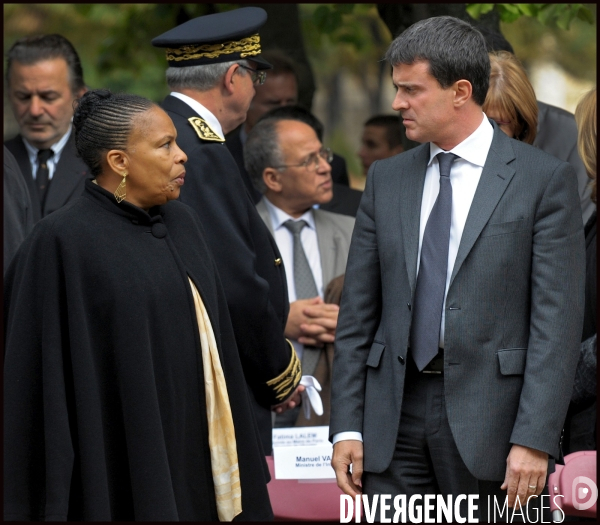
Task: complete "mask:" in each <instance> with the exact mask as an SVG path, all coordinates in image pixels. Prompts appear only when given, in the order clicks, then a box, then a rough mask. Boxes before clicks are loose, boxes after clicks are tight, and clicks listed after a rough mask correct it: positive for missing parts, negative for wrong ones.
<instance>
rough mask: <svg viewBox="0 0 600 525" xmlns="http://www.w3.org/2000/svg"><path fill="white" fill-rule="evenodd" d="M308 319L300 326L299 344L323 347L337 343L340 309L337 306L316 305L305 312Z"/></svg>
mask: <svg viewBox="0 0 600 525" xmlns="http://www.w3.org/2000/svg"><path fill="white" fill-rule="evenodd" d="M302 311H303V313H304V315H305V316H306V318H307V319H308V320H307V322H305V323H302V324H301V325H300V330H302V335H301V337H299V338H298V342H299V343H302V344H303V345H311V346H322V344H323V343H333V342H334V341H335V329H336V328H337V321H338V314H339V311H340V307H339V306H338V305H337V304H316V305H313V306H308V307H306V308H304V309H303V310H302Z"/></svg>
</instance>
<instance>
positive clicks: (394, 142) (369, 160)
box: [358, 115, 404, 177]
mask: <svg viewBox="0 0 600 525" xmlns="http://www.w3.org/2000/svg"><path fill="white" fill-rule="evenodd" d="M400 126H402V124H401V123H400V118H399V117H398V116H397V115H375V116H373V117H371V118H370V119H369V120H367V121H366V122H365V126H364V129H363V133H362V137H361V139H360V144H361V145H360V150H359V152H358V156H359V157H360V161H361V163H362V167H363V175H364V176H365V177H366V175H367V172H368V171H369V168H370V167H371V164H373V162H375V161H376V160H381V159H387V158H388V157H392V156H393V155H397V154H398V153H402V152H403V151H404V148H403V147H402V130H401V129H400Z"/></svg>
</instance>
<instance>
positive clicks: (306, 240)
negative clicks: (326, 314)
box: [264, 197, 323, 359]
mask: <svg viewBox="0 0 600 525" xmlns="http://www.w3.org/2000/svg"><path fill="white" fill-rule="evenodd" d="M264 201H265V204H266V206H267V210H269V217H270V218H271V225H272V227H273V232H274V234H275V235H274V237H275V242H276V243H277V247H278V248H279V253H280V254H281V258H282V259H283V264H284V265H285V268H286V272H285V275H286V278H287V287H288V298H289V301H290V303H293V302H294V301H295V300H296V298H297V297H296V285H295V283H294V234H293V233H292V232H291V231H289V230H288V229H287V228H286V227H285V226H284V225H283V223H284V222H286V221H287V220H289V219H291V220H293V221H300V220H304V221H306V223H307V225H306V226H305V227H304V228H302V231H301V232H300V241H301V242H302V247H303V248H304V253H305V254H306V258H307V259H308V264H309V266H310V269H311V271H312V274H313V277H314V279H315V284H316V285H317V291H318V293H319V297H321V298H323V269H322V268H321V253H320V252H319V243H318V241H317V230H316V229H315V218H314V216H313V210H312V209H310V210H308V211H307V212H306V213H305V214H304V215H302V216H301V217H299V218H298V219H295V218H294V217H292V216H291V215H288V214H287V213H286V212H284V211H283V210H282V209H280V208H278V207H277V206H275V205H274V204H273V203H271V202H270V201H269V199H267V198H266V197H264ZM292 344H293V345H294V348H295V349H296V353H297V354H298V358H299V359H302V352H303V350H304V345H301V344H300V343H299V342H298V341H292Z"/></svg>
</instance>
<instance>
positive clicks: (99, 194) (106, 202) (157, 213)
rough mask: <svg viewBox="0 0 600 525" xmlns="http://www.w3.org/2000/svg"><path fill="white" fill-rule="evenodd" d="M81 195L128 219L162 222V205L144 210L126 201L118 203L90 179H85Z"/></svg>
mask: <svg viewBox="0 0 600 525" xmlns="http://www.w3.org/2000/svg"><path fill="white" fill-rule="evenodd" d="M83 196H84V197H87V198H88V199H90V200H92V201H94V202H95V203H96V204H99V205H100V206H102V207H103V208H104V209H106V210H108V211H110V212H112V213H115V214H117V215H121V216H122V217H125V218H127V219H130V220H137V221H138V222H139V223H140V224H154V223H155V222H162V216H163V215H164V213H165V212H164V209H163V207H162V206H153V207H152V208H150V209H149V210H148V211H146V210H143V209H142V208H139V207H138V206H135V205H134V204H131V203H130V202H127V201H122V202H121V203H118V202H117V201H116V200H115V196H114V195H113V194H112V193H110V192H109V191H106V190H105V189H104V188H102V187H101V186H99V185H98V184H95V183H94V182H93V181H92V179H87V180H86V181H85V190H84V192H83Z"/></svg>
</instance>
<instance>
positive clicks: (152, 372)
mask: <svg viewBox="0 0 600 525" xmlns="http://www.w3.org/2000/svg"><path fill="white" fill-rule="evenodd" d="M188 275H189V276H190V277H191V279H192V280H193V281H194V284H195V285H196V287H197V288H198V291H199V292H200V294H201V296H202V300H203V302H204V304H205V306H206V309H207V311H208V314H209V316H210V319H211V323H212V327H213V330H214V333H215V337H216V340H217V345H218V348H219V352H220V358H221V364H222V366H223V370H224V373H225V378H226V382H227V389H228V394H229V399H230V404H231V408H232V413H233V420H234V425H235V431H236V432H235V433H236V439H237V449H238V459H239V465H240V476H241V485H242V508H243V513H242V515H241V516H239V517H238V519H241V520H269V519H271V518H272V511H271V506H270V503H269V497H268V492H267V488H266V482H267V479H266V476H265V473H264V472H265V469H266V465H265V461H264V457H263V456H262V450H261V447H260V444H259V438H258V432H257V427H256V422H255V420H254V418H253V415H252V411H251V409H250V403H249V393H248V390H247V387H246V384H245V381H244V375H243V372H242V368H241V364H240V359H239V356H238V353H237V348H236V343H235V339H234V335H233V330H232V327H231V322H230V318H229V314H228V311H227V305H226V302H225V296H224V293H223V290H222V287H221V283H220V281H219V278H218V274H217V271H216V267H215V265H214V262H213V260H212V258H211V256H210V255H209V252H208V248H207V246H206V243H205V241H204V233H203V230H202V226H201V225H200V222H199V219H198V217H197V215H196V214H195V213H194V212H193V210H191V209H190V208H189V207H187V206H186V205H184V204H182V203H180V202H176V201H173V202H169V203H167V204H166V205H164V206H157V207H155V208H152V209H151V210H150V211H149V212H148V213H146V212H145V211H143V210H141V209H140V208H137V207H135V206H133V205H131V204H129V203H127V202H123V203H121V204H117V203H116V202H115V200H114V197H113V196H112V195H111V194H109V193H108V192H106V191H105V190H103V189H102V188H100V187H99V186H96V185H95V184H92V182H91V181H87V182H86V188H85V192H84V194H83V196H81V197H80V198H79V199H77V200H76V201H74V202H73V203H72V204H70V205H68V206H65V207H64V208H61V209H60V210H58V211H56V212H55V213H53V214H52V215H51V216H49V217H47V218H45V219H43V220H42V221H40V222H39V223H38V224H37V225H36V227H35V228H34V230H33V232H32V234H31V235H30V237H29V238H28V239H27V240H26V241H25V242H24V243H23V244H22V245H21V248H20V250H19V252H18V253H17V255H16V256H15V259H14V260H13V263H12V264H11V266H10V267H9V269H8V272H7V277H6V282H5V312H4V313H5V364H4V518H5V520H44V519H45V520H65V519H69V520H86V521H104V520H142V521H150V520H161V521H176V520H187V521H189V520H194V521H200V520H203V521H217V513H216V505H215V497H214V487H213V483H212V475H211V471H210V455H209V454H210V451H209V446H208V430H207V420H206V405H205V393H204V380H203V368H202V358H201V353H200V348H201V347H200V341H199V335H198V326H197V320H196V315H195V310H194V303H193V298H192V294H191V289H190V286H189V283H188V277H187V276H188Z"/></svg>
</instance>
